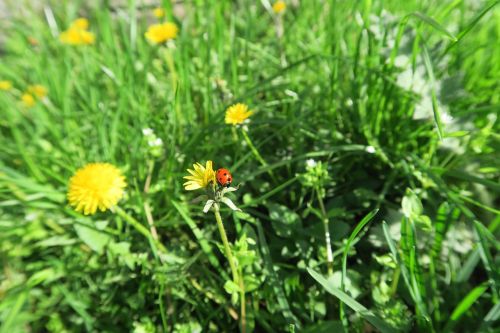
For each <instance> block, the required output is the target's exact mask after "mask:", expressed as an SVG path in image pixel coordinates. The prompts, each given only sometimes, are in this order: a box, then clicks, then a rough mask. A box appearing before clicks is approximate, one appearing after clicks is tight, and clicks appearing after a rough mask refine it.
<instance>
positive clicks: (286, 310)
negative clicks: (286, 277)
mask: <svg viewBox="0 0 500 333" xmlns="http://www.w3.org/2000/svg"><path fill="white" fill-rule="evenodd" d="M255 224H256V225H257V232H258V234H259V246H260V252H261V253H262V257H263V259H264V270H266V271H267V273H268V274H269V277H270V279H269V280H270V281H269V282H270V283H271V286H272V287H273V290H274V293H275V294H276V299H277V300H278V304H279V306H280V308H281V312H282V313H283V317H285V318H286V319H287V320H288V321H289V322H293V323H295V326H297V328H300V322H299V321H298V320H297V318H296V317H295V316H294V314H293V313H292V311H291V310H290V305H289V304H288V300H287V298H286V295H285V292H284V290H283V287H282V286H281V284H280V282H279V281H280V280H279V278H278V276H277V274H276V272H275V271H274V265H273V261H272V258H271V251H270V250H269V246H268V245H267V241H266V236H265V235H264V229H263V228H262V224H261V223H260V221H258V220H256V221H255Z"/></svg>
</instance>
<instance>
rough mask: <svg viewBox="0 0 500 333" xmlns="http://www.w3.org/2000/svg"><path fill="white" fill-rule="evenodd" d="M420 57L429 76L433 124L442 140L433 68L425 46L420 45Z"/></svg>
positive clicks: (441, 124) (441, 125)
mask: <svg viewBox="0 0 500 333" xmlns="http://www.w3.org/2000/svg"><path fill="white" fill-rule="evenodd" d="M421 47H422V56H423V58H424V65H425V69H426V70H427V75H428V76H429V81H430V86H431V99H432V112H433V113H434V123H435V124H436V128H437V131H438V136H439V139H440V140H442V139H443V137H444V134H443V123H442V121H441V112H440V111H439V106H438V101H437V93H436V89H437V88H436V78H435V76H434V68H433V67H432V62H431V58H430V56H429V51H427V47H426V46H425V44H422V45H421Z"/></svg>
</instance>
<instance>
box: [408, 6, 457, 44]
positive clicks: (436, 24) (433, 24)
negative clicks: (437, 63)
mask: <svg viewBox="0 0 500 333" xmlns="http://www.w3.org/2000/svg"><path fill="white" fill-rule="evenodd" d="M408 16H413V17H416V18H418V19H419V20H421V21H422V22H424V23H427V24H428V25H430V26H431V27H433V28H434V29H436V30H437V31H439V32H440V33H441V34H443V35H445V36H446V37H448V38H449V39H451V40H452V41H453V42H456V41H457V37H455V36H453V34H452V33H450V32H449V31H448V30H446V28H445V27H443V26H442V25H441V24H439V22H437V21H436V20H434V19H433V18H432V17H429V16H427V15H425V14H423V13H420V12H414V13H411V14H409V15H408Z"/></svg>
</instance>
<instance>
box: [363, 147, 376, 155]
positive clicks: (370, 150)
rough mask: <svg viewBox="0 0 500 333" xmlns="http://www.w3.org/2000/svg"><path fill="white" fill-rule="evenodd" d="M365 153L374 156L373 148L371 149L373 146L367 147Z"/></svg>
mask: <svg viewBox="0 0 500 333" xmlns="http://www.w3.org/2000/svg"><path fill="white" fill-rule="evenodd" d="M365 151H366V152H367V153H369V154H374V153H375V147H373V146H367V147H366V148H365Z"/></svg>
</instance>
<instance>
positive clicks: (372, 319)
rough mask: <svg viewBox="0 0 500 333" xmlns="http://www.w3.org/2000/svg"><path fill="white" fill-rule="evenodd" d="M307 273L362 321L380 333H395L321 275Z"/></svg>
mask: <svg viewBox="0 0 500 333" xmlns="http://www.w3.org/2000/svg"><path fill="white" fill-rule="evenodd" d="M307 272H308V273H309V274H310V275H311V276H312V277H313V279H314V280H316V282H318V283H319V284H321V285H322V286H323V288H325V290H326V291H327V292H328V293H330V294H332V295H333V296H335V297H337V298H338V299H339V300H340V301H342V302H343V303H345V304H346V305H347V306H348V307H350V308H351V309H352V310H353V311H355V312H356V313H358V314H359V315H360V316H361V317H363V319H365V320H366V321H368V322H369V323H370V324H372V325H373V326H374V327H376V328H377V329H378V330H380V331H381V332H382V333H395V332H396V330H395V329H394V328H392V327H391V326H390V325H389V324H387V323H386V322H385V321H383V320H382V319H381V318H379V317H377V316H376V315H375V314H374V313H373V312H372V311H370V310H369V309H367V308H366V307H365V306H363V305H362V304H361V303H359V302H358V301H356V300H355V299H354V298H352V297H351V296H349V295H347V294H346V293H344V292H343V291H342V290H340V289H337V288H335V287H334V286H333V285H332V283H331V282H330V281H328V280H326V279H325V278H324V277H323V276H322V275H321V274H319V273H318V272H316V271H314V270H313V269H311V268H307Z"/></svg>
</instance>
